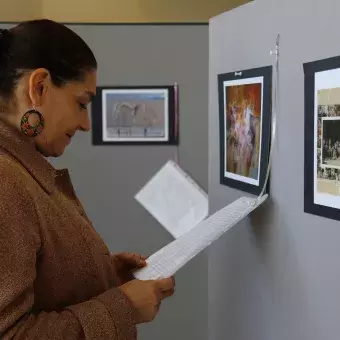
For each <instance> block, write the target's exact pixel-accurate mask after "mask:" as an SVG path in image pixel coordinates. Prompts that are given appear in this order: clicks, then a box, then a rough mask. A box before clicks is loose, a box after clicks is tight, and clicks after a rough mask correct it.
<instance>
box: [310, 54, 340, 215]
mask: <svg viewBox="0 0 340 340" xmlns="http://www.w3.org/2000/svg"><path fill="white" fill-rule="evenodd" d="M303 66H304V75H305V168H304V172H305V181H304V211H305V212H306V213H310V214H314V215H318V216H323V217H326V218H330V219H334V220H340V57H333V58H328V59H324V60H318V61H314V62H309V63H305V64H304V65H303Z"/></svg>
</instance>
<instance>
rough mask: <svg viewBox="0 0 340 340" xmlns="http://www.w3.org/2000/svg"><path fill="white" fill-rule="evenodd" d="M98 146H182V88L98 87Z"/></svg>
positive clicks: (95, 104)
mask: <svg viewBox="0 0 340 340" xmlns="http://www.w3.org/2000/svg"><path fill="white" fill-rule="evenodd" d="M92 139H93V144H94V145H105V144H108V145H112V144H178V86H177V85H173V86H111V87H98V88H97V93H96V96H95V98H94V100H93V103H92Z"/></svg>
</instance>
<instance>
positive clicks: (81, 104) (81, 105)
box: [79, 103, 87, 110]
mask: <svg viewBox="0 0 340 340" xmlns="http://www.w3.org/2000/svg"><path fill="white" fill-rule="evenodd" d="M79 106H80V108H81V109H83V110H86V109H87V105H86V104H83V103H79Z"/></svg>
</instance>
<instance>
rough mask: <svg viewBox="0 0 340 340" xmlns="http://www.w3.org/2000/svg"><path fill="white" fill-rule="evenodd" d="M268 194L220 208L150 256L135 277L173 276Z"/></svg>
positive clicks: (149, 278) (244, 199) (244, 198)
mask: <svg viewBox="0 0 340 340" xmlns="http://www.w3.org/2000/svg"><path fill="white" fill-rule="evenodd" d="M267 197H268V195H264V196H262V197H259V198H249V197H241V198H239V199H238V200H236V201H234V202H233V203H231V204H229V205H228V206H226V207H224V208H223V209H221V210H219V211H218V212H216V213H215V214H213V215H211V216H210V217H209V218H207V219H206V220H204V221H203V222H201V223H200V224H199V225H198V226H196V227H195V228H193V229H192V230H190V231H189V232H188V233H186V234H184V235H183V236H181V237H180V238H178V239H177V240H175V241H173V242H171V243H169V244H168V245H167V246H165V247H164V248H162V249H160V250H159V251H157V252H156V253H155V254H153V255H152V256H150V257H149V258H148V260H147V266H146V267H144V268H142V269H141V270H138V271H136V272H135V277H136V278H137V279H139V280H152V279H159V278H166V277H170V276H172V275H174V274H175V273H176V272H177V271H178V270H179V269H181V268H182V267H183V266H185V265H186V264H187V263H188V262H189V261H190V260H191V259H193V258H194V257H195V256H196V255H198V254H199V253H200V252H201V251H202V250H204V249H205V248H206V247H208V246H209V245H210V244H211V243H212V242H214V241H215V240H217V239H218V238H219V237H220V236H222V235H223V234H224V233H225V232H227V231H228V230H230V229H231V228H232V227H233V226H234V225H236V224H237V223H238V222H239V221H241V220H242V219H244V218H245V217H246V216H248V215H249V214H250V213H251V212H252V211H253V210H254V209H256V208H257V207H258V206H259V205H261V204H262V203H263V202H264V201H265V200H266V199H267Z"/></svg>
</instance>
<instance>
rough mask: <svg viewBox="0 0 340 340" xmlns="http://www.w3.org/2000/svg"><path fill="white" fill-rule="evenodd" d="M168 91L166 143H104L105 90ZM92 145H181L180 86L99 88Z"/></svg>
mask: <svg viewBox="0 0 340 340" xmlns="http://www.w3.org/2000/svg"><path fill="white" fill-rule="evenodd" d="M139 89H140V90H145V89H149V90H159V89H161V90H166V91H167V92H168V114H169V117H168V119H169V124H168V140H166V141H148V140H145V141H133V140H131V141H104V140H103V132H102V131H103V130H102V127H103V110H102V107H103V103H102V92H103V90H139ZM91 113H92V144H93V145H178V143H179V112H178V85H166V86H161V85H156V86H145V85H143V86H128V85H115V86H99V87H97V92H96V95H95V97H94V98H93V101H92V108H91Z"/></svg>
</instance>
